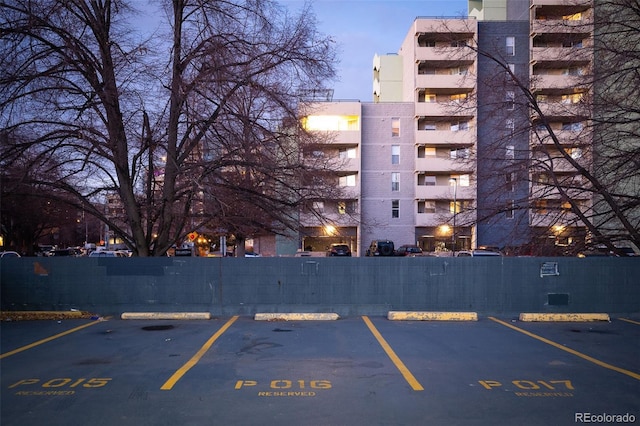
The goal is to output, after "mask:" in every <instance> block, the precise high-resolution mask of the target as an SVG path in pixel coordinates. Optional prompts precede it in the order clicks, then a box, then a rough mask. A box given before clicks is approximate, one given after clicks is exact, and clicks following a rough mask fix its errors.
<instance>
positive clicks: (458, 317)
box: [387, 311, 478, 321]
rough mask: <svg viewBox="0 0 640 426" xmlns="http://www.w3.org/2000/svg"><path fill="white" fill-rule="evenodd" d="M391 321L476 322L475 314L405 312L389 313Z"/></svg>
mask: <svg viewBox="0 0 640 426" xmlns="http://www.w3.org/2000/svg"><path fill="white" fill-rule="evenodd" d="M387 319H388V320H391V321H478V314H477V313H476V312H419V311H417V312H416V311H414V312H407V311H389V313H388V314H387Z"/></svg>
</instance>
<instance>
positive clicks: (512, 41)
mask: <svg viewBox="0 0 640 426" xmlns="http://www.w3.org/2000/svg"><path fill="white" fill-rule="evenodd" d="M515 54H516V38H515V37H507V55H508V56H514V55H515Z"/></svg>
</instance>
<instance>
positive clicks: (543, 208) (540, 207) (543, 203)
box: [535, 200, 547, 214]
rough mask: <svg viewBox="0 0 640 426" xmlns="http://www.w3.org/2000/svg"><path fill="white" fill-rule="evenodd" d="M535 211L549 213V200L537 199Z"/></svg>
mask: <svg viewBox="0 0 640 426" xmlns="http://www.w3.org/2000/svg"><path fill="white" fill-rule="evenodd" d="M535 212H536V213H538V214H545V213H547V200H537V201H536V202H535Z"/></svg>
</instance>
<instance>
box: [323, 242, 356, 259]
mask: <svg viewBox="0 0 640 426" xmlns="http://www.w3.org/2000/svg"><path fill="white" fill-rule="evenodd" d="M327 256H351V249H350V248H349V246H348V245H346V244H331V246H330V247H329V251H328V252H327Z"/></svg>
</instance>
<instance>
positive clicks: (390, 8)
mask: <svg viewBox="0 0 640 426" xmlns="http://www.w3.org/2000/svg"><path fill="white" fill-rule="evenodd" d="M277 1H278V2H279V3H280V4H281V5H283V6H285V7H287V8H288V9H289V10H290V11H291V12H294V13H295V12H297V11H299V10H300V8H301V7H302V6H303V5H304V0H277ZM132 4H133V5H134V6H135V7H136V8H138V10H139V11H141V15H139V16H137V17H136V19H137V20H138V22H139V29H141V30H143V31H144V32H149V31H151V32H153V31H154V30H155V29H157V28H158V26H159V25H160V23H161V22H162V21H163V19H166V16H162V14H163V12H161V11H160V10H159V9H158V5H159V2H158V1H157V0H133V1H132ZM311 4H312V6H313V10H314V11H315V14H316V17H317V19H318V30H319V31H320V32H322V33H324V34H326V35H329V36H331V37H332V38H333V39H334V40H335V41H336V43H337V45H338V47H339V50H340V54H339V60H340V63H339V64H338V67H337V71H338V76H339V79H340V81H337V82H336V83H335V84H334V85H333V87H329V88H333V89H334V96H333V98H334V99H336V100H337V99H340V100H345V99H353V100H360V101H363V102H371V101H372V100H373V94H372V92H373V89H372V87H373V70H372V67H373V65H372V64H373V56H374V55H375V54H376V53H377V54H380V55H384V54H388V53H397V52H398V49H399V48H400V45H401V44H402V41H403V40H404V38H405V36H406V35H407V32H408V31H409V27H410V26H411V24H412V23H413V21H414V20H415V19H416V17H418V16H423V17H437V16H453V17H460V16H467V4H468V2H467V0H420V1H414V0H312V1H311Z"/></svg>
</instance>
